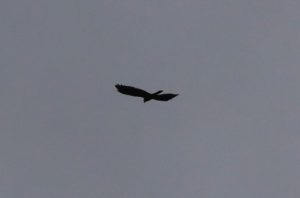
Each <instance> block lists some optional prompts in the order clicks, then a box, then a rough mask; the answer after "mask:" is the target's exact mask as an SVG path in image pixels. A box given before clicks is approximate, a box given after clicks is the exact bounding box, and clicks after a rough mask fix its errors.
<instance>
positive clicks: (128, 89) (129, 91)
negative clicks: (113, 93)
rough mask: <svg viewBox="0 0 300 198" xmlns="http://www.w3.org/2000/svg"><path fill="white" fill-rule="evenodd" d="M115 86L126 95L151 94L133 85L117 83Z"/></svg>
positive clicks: (143, 96)
mask: <svg viewBox="0 0 300 198" xmlns="http://www.w3.org/2000/svg"><path fill="white" fill-rule="evenodd" d="M115 87H116V88H117V90H118V91H119V92H120V93H122V94H125V95H129V96H136V97H142V98H145V97H149V96H150V95H151V94H150V93H148V92H146V91H144V90H142V89H138V88H135V87H131V86H125V85H120V84H116V85H115Z"/></svg>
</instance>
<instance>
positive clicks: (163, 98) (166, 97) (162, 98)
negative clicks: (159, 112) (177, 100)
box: [153, 94, 178, 101]
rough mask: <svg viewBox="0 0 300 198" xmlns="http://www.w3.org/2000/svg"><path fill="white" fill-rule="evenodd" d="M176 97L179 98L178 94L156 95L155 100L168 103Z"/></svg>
mask: <svg viewBox="0 0 300 198" xmlns="http://www.w3.org/2000/svg"><path fill="white" fill-rule="evenodd" d="M176 96H178V94H160V95H155V96H154V98H153V99H154V100H160V101H168V100H171V99H172V98H174V97H176Z"/></svg>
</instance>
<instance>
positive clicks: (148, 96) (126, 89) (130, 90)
mask: <svg viewBox="0 0 300 198" xmlns="http://www.w3.org/2000/svg"><path fill="white" fill-rule="evenodd" d="M115 87H116V88H117V90H118V91H119V92H120V93H122V94H125V95H129V96H135V97H142V98H143V99H144V102H147V101H149V100H159V101H168V100H171V99H172V98H174V97H176V96H178V94H171V93H168V94H160V93H161V92H163V91H162V90H159V91H157V92H155V93H148V92H147V91H144V90H142V89H138V88H135V87H131V86H125V85H119V84H116V85H115Z"/></svg>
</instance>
